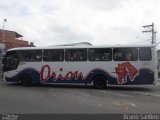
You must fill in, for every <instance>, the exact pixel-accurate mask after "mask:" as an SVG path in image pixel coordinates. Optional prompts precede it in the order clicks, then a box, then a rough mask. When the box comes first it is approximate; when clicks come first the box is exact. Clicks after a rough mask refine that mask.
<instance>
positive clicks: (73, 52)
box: [65, 49, 87, 61]
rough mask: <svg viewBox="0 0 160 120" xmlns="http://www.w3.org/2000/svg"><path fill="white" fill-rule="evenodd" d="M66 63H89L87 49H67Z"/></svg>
mask: <svg viewBox="0 0 160 120" xmlns="http://www.w3.org/2000/svg"><path fill="white" fill-rule="evenodd" d="M65 60H66V61H87V49H66V51H65Z"/></svg>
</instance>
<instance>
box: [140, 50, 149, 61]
mask: <svg viewBox="0 0 160 120" xmlns="http://www.w3.org/2000/svg"><path fill="white" fill-rule="evenodd" d="M139 59H140V60H141V61H150V60H151V59H152V57H151V48H139Z"/></svg>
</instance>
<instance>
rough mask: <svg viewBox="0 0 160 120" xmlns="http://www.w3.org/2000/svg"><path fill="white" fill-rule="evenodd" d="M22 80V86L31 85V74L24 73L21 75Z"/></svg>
mask: <svg viewBox="0 0 160 120" xmlns="http://www.w3.org/2000/svg"><path fill="white" fill-rule="evenodd" d="M20 82H21V85H22V86H25V87H29V86H31V85H32V77H31V76H30V75H29V74H23V75H22V76H21V77H20Z"/></svg>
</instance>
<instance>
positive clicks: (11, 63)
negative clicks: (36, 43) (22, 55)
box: [3, 51, 19, 71]
mask: <svg viewBox="0 0 160 120" xmlns="http://www.w3.org/2000/svg"><path fill="white" fill-rule="evenodd" d="M3 62H4V70H3V71H10V70H16V69H17V67H18V64H19V57H18V55H17V53H16V51H10V52H7V54H6V56H5V58H4V60H3Z"/></svg>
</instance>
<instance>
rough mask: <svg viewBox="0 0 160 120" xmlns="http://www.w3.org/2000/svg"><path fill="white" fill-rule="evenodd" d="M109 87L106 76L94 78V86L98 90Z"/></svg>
mask: <svg viewBox="0 0 160 120" xmlns="http://www.w3.org/2000/svg"><path fill="white" fill-rule="evenodd" d="M106 85H107V81H106V78H105V77H104V76H96V77H94V78H93V86H94V88H96V89H104V88H105V87H106Z"/></svg>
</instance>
